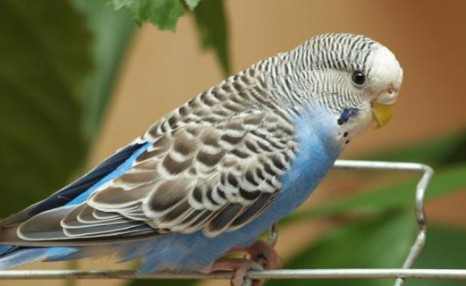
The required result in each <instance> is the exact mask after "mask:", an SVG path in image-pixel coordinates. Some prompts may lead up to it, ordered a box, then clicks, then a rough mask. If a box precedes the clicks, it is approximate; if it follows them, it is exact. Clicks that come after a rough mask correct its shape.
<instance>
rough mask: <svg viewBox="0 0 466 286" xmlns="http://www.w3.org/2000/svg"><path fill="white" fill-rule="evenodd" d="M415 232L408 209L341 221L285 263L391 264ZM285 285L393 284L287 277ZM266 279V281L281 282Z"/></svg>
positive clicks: (297, 265) (311, 265)
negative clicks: (345, 222)
mask: <svg viewBox="0 0 466 286" xmlns="http://www.w3.org/2000/svg"><path fill="white" fill-rule="evenodd" d="M415 234H416V226H415V223H414V220H413V218H412V213H411V212H406V211H401V212H400V211H397V212H390V213H386V214H383V215H381V216H377V217H372V218H370V219H368V220H365V221H362V222H356V223H350V224H346V225H343V226H341V227H339V228H337V229H334V230H333V231H331V232H330V233H329V234H328V235H325V236H324V237H322V238H321V240H320V241H319V242H317V243H316V244H315V245H312V246H310V247H309V248H308V249H305V250H303V251H302V252H300V254H299V255H298V256H297V257H295V258H293V259H291V260H290V261H289V262H288V263H286V266H285V268H287V269H316V268H392V267H393V268H395V267H400V266H401V265H402V264H403V261H404V259H405V258H406V256H407V254H408V252H409V249H410V247H411V244H412V243H413V241H414V237H415ZM285 283H286V285H287V286H297V285H303V286H304V285H319V286H325V285H332V286H333V285H335V286H338V285H345V286H351V285H361V286H364V285H371V286H374V285H375V286H377V285H393V281H392V280H387V279H385V280H376V279H370V280H368V279H366V280H355V279H347V280H343V279H341V280H335V279H325V280H324V279H317V280H313V279H309V280H304V279H303V280H288V281H286V282H285ZM283 284H284V281H279V280H275V281H270V282H269V283H267V285H269V286H272V285H283Z"/></svg>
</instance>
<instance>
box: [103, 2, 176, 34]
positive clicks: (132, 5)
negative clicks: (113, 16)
mask: <svg viewBox="0 0 466 286" xmlns="http://www.w3.org/2000/svg"><path fill="white" fill-rule="evenodd" d="M109 1H110V3H112V5H113V8H114V9H115V10H119V9H122V8H125V9H128V10H129V11H131V13H132V14H133V16H134V19H135V20H136V22H137V23H139V24H142V23H143V22H145V21H150V22H152V23H153V24H154V25H156V26H158V27H159V28H160V29H161V30H171V31H175V28H176V22H177V21H178V19H179V18H180V17H181V16H183V13H184V7H183V3H182V1H181V0H109Z"/></svg>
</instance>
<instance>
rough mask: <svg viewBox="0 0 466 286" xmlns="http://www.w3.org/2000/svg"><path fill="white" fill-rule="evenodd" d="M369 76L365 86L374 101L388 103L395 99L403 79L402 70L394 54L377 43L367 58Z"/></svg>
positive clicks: (393, 101)
mask: <svg viewBox="0 0 466 286" xmlns="http://www.w3.org/2000/svg"><path fill="white" fill-rule="evenodd" d="M368 63H369V66H370V76H369V78H368V82H367V86H368V88H369V92H370V93H371V95H373V96H374V101H375V102H377V103H380V104H384V105H389V104H393V103H395V101H396V98H397V96H398V91H399V90H400V87H401V83H402V80H403V70H402V69H401V66H400V64H399V63H398V61H397V60H396V58H395V55H394V54H393V53H392V52H391V51H390V50H388V49H387V48H386V47H384V46H382V45H379V46H378V48H377V49H376V50H375V51H373V52H372V53H371V55H370V56H369V58H368Z"/></svg>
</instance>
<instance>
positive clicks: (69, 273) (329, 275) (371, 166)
mask: <svg viewBox="0 0 466 286" xmlns="http://www.w3.org/2000/svg"><path fill="white" fill-rule="evenodd" d="M334 167H335V168H338V169H367V170H393V171H408V172H418V173H421V174H422V177H421V179H420V180H419V182H418V184H417V187H416V199H415V214H416V221H417V224H418V227H419V232H418V235H417V237H416V240H415V241H414V243H413V245H412V247H411V249H410V252H409V253H408V256H407V257H406V259H405V261H404V263H403V265H402V267H401V268H400V269H281V270H262V271H250V272H248V274H247V276H246V277H247V278H248V279H247V280H246V281H245V283H244V285H249V284H250V283H251V280H253V279H317V278H318V279H337V278H358V279H361V278H395V279H396V280H395V286H402V285H403V284H404V281H405V279H407V278H425V279H466V270H463V269H411V268H412V266H413V264H414V262H415V261H416V259H417V257H418V256H419V254H420V253H421V251H422V249H423V247H424V244H425V241H426V231H427V221H426V216H425V211H424V202H425V191H426V189H427V187H428V185H429V182H430V180H431V178H432V176H433V174H434V172H433V170H432V168H431V167H429V166H427V165H424V164H417V163H404V162H379V161H350V160H338V161H337V162H336V163H335V166H334ZM277 238H278V230H277V226H276V225H274V226H272V228H271V229H270V231H269V235H268V239H267V242H268V243H269V244H270V245H272V246H273V245H274V244H275V242H276V240H277ZM232 274H233V273H232V272H229V271H226V272H219V273H213V274H209V275H205V274H173V273H157V274H150V275H140V274H137V273H135V272H134V271H130V270H91V271H79V270H56V271H53V270H52V271H50V270H5V271H0V279H192V278H195V279H231V277H232Z"/></svg>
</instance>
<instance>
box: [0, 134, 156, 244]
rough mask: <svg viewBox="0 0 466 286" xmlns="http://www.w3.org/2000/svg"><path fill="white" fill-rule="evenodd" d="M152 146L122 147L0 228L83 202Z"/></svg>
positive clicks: (146, 144)
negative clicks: (54, 209)
mask: <svg viewBox="0 0 466 286" xmlns="http://www.w3.org/2000/svg"><path fill="white" fill-rule="evenodd" d="M152 144H153V142H143V143H135V144H131V145H128V146H126V147H124V148H123V149H121V150H119V151H118V152H117V153H115V154H113V155H112V156H110V157H109V158H107V159H106V160H105V161H104V162H102V163H101V164H100V165H98V166H97V167H96V168H95V169H93V170H92V171H90V172H89V173H87V174H86V175H84V176H83V177H81V178H79V179H77V180H76V181H74V182H73V183H71V184H69V185H68V186H66V187H64V188H62V189H61V190H59V191H57V192H56V193H54V194H53V195H51V196H50V197H48V198H46V199H45V200H43V201H41V202H39V203H37V204H35V205H32V206H30V207H28V208H27V209H25V210H23V211H21V212H19V213H17V214H14V215H12V216H10V217H8V218H6V219H4V220H3V221H1V222H0V226H1V225H8V224H12V223H17V222H20V221H24V220H26V219H28V218H30V217H32V216H34V215H36V214H39V213H42V212H44V211H47V210H50V209H53V208H58V207H61V206H64V205H73V204H78V203H81V202H83V201H84V200H85V199H87V198H88V197H89V195H91V194H92V193H93V191H95V190H96V189H97V188H98V187H99V186H100V185H102V184H103V183H105V182H107V181H109V180H111V179H113V178H115V177H117V176H119V175H121V174H123V173H124V172H126V171H127V170H128V169H130V168H131V166H132V162H133V161H134V159H136V158H137V157H139V156H140V155H141V154H142V153H143V152H144V151H146V150H147V148H149V146H151V145H152ZM0 251H1V249H0Z"/></svg>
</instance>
